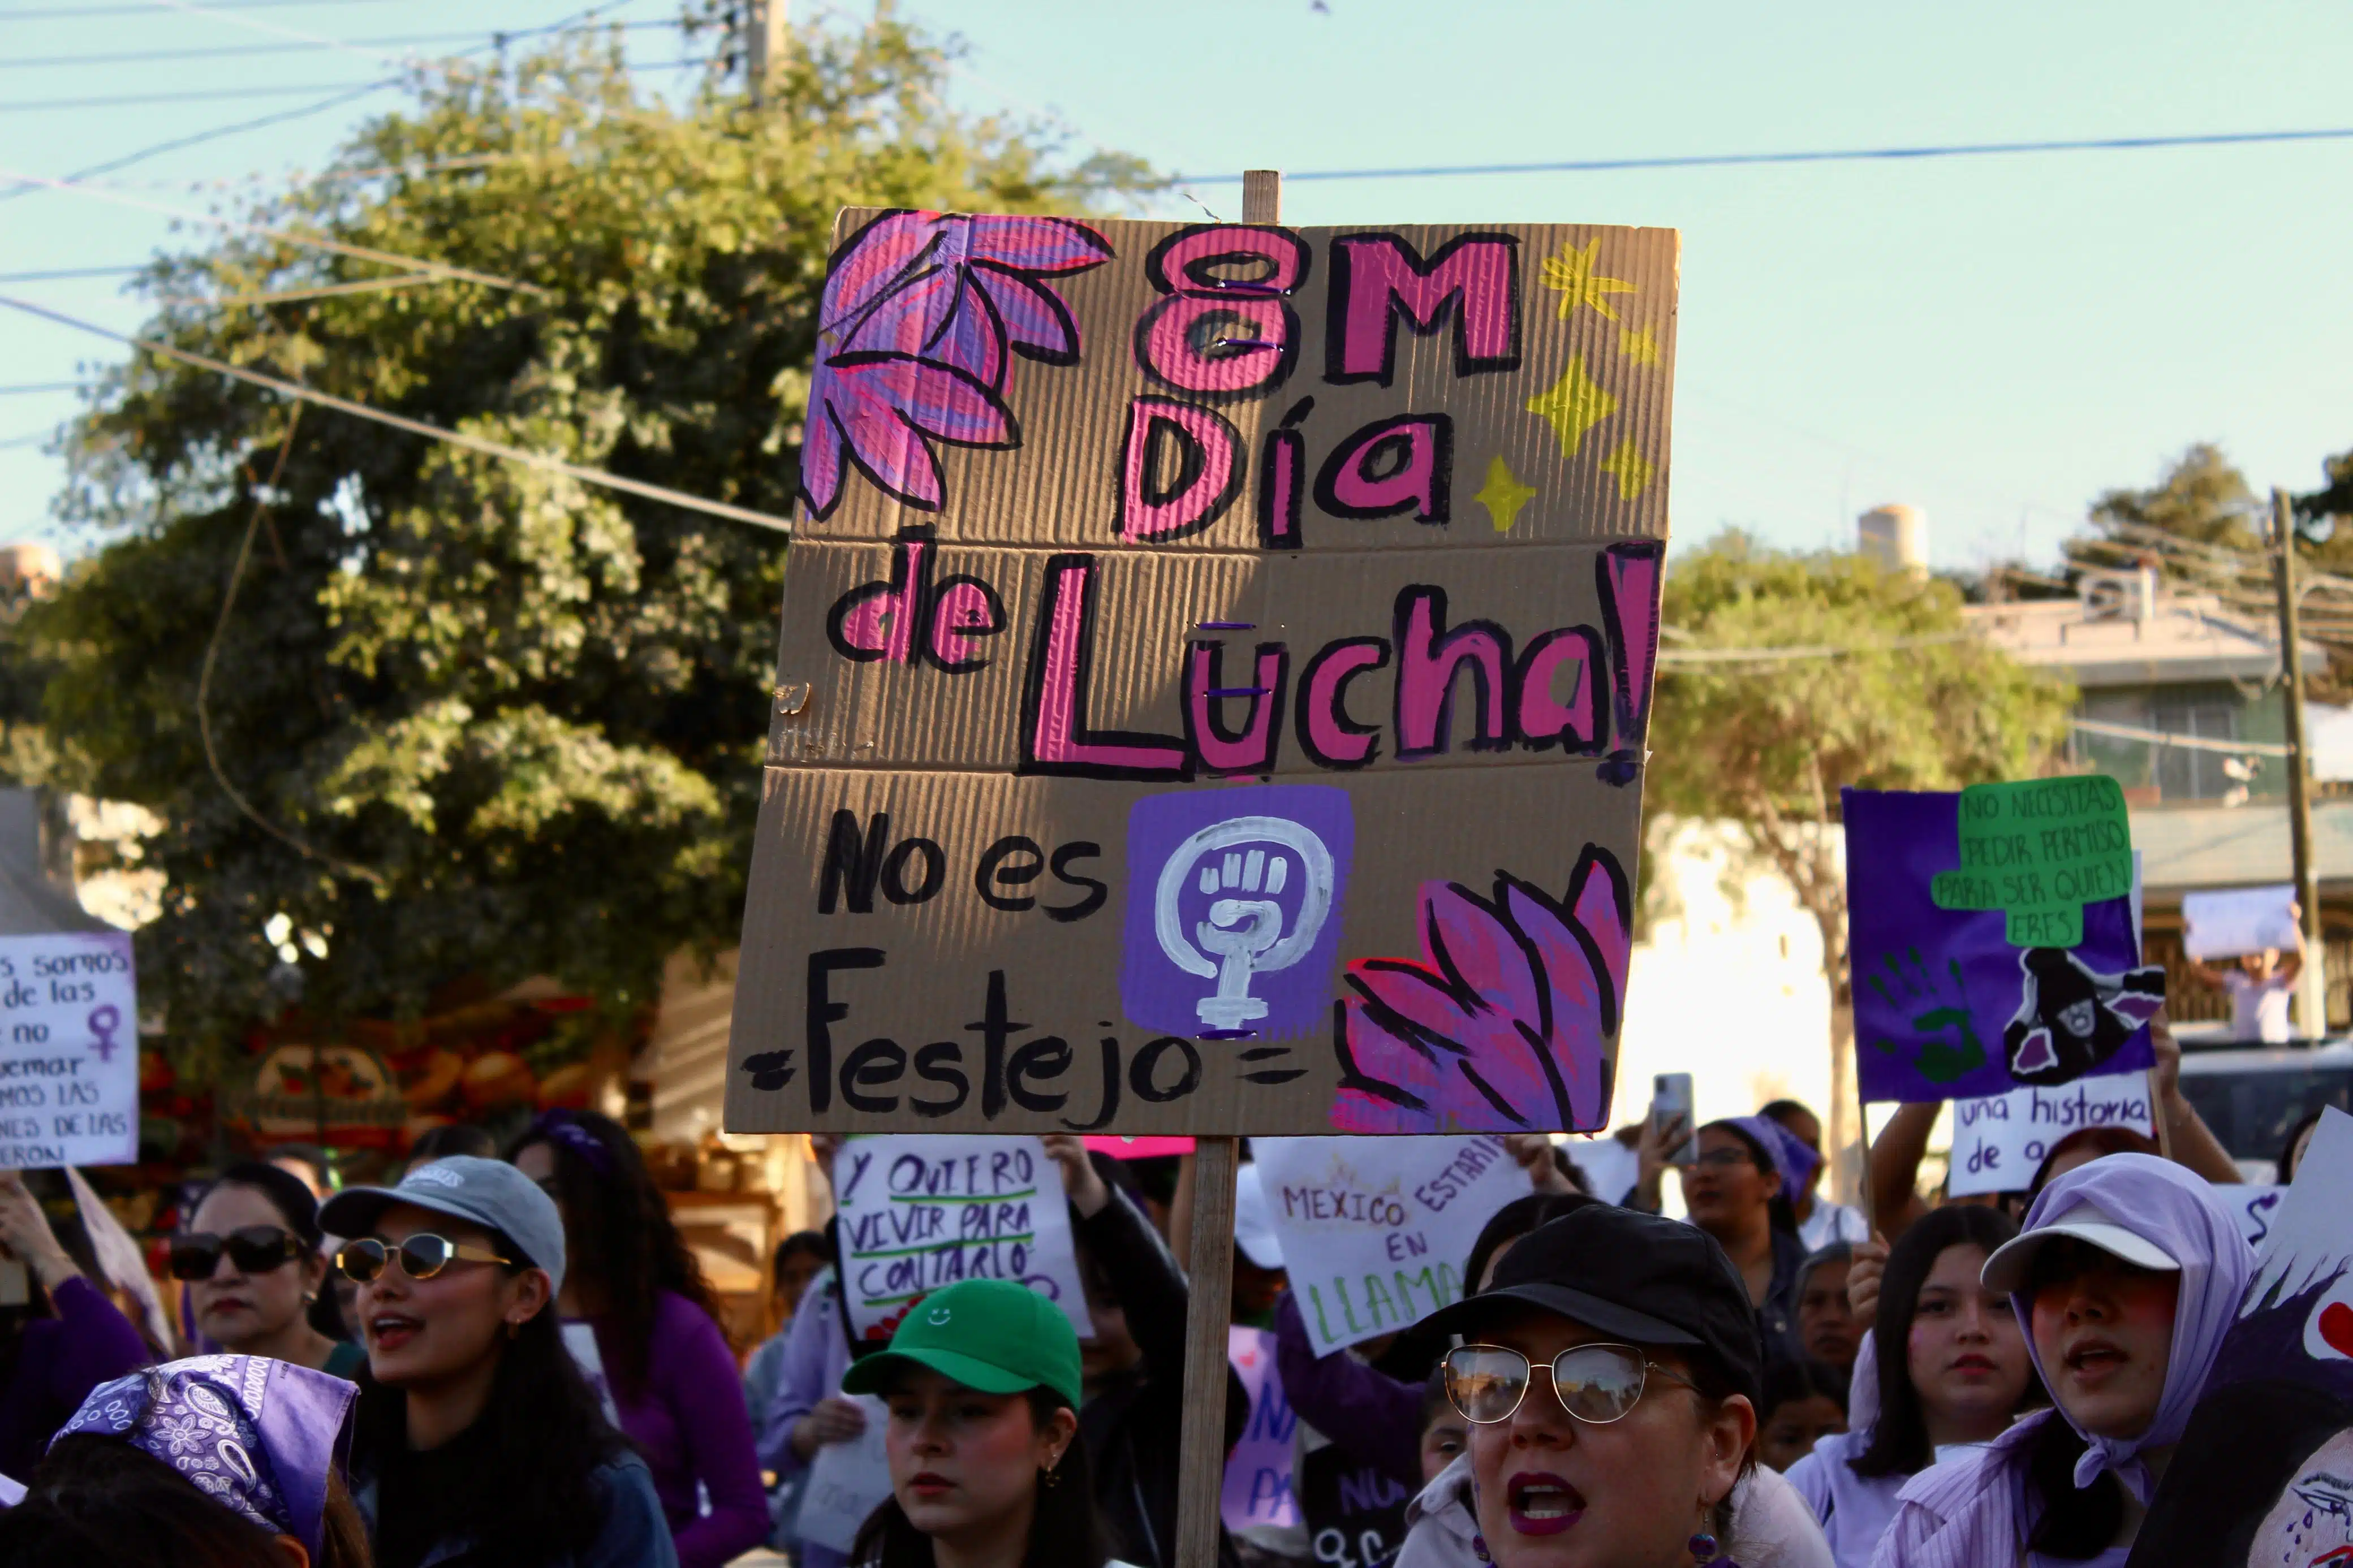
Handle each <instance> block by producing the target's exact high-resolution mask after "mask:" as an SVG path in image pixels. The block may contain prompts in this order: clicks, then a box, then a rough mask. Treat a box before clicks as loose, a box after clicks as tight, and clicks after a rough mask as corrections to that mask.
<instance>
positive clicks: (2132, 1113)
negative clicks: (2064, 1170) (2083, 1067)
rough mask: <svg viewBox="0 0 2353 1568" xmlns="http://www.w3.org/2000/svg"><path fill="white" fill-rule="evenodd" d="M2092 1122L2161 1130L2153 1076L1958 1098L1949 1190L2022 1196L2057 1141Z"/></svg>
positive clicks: (2105, 1077)
mask: <svg viewBox="0 0 2353 1568" xmlns="http://www.w3.org/2000/svg"><path fill="white" fill-rule="evenodd" d="M2086 1127H2124V1128H2129V1129H2130V1130H2131V1131H2135V1132H2140V1133H2146V1134H2147V1135H2148V1136H2150V1137H2155V1136H2156V1135H2157V1121H2156V1119H2155V1117H2154V1116H2153V1115H2152V1114H2151V1113H2150V1108H2149V1095H2148V1074H2147V1073H2146V1072H2122V1073H2103V1074H2101V1075H2099V1076H2098V1077H2095V1078H2079V1079H2075V1081H2074V1082H2073V1083H2067V1084H2061V1085H2059V1086H2057V1087H2056V1088H2052V1089H2045V1088H2043V1087H2042V1085H2040V1084H2028V1085H2026V1086H2024V1087H2023V1088H2020V1089H2011V1090H2010V1092H2009V1093H2008V1094H1998V1095H1994V1096H1992V1097H1990V1098H1989V1099H1985V1100H1955V1101H1953V1157H1952V1162H1951V1163H1950V1164H1949V1165H1948V1166H1947V1175H1946V1178H1945V1191H1946V1192H1947V1194H1950V1195H1951V1196H1953V1197H1967V1196H1968V1195H1969V1194H1973V1193H2021V1192H2024V1191H2025V1190H2026V1189H2027V1187H2028V1185H2029V1184H2031V1183H2032V1181H2033V1180H2034V1173H2035V1172H2036V1171H2037V1170H2038V1169H2039V1168H2041V1166H2042V1161H2043V1157H2044V1156H2045V1155H2047V1154H2049V1153H2050V1152H2051V1149H2052V1145H2053V1144H2055V1143H2057V1142H2059V1141H2060V1140H2061V1139H2062V1138H2064V1137H2066V1136H2067V1135H2068V1134H2069V1133H2071V1132H2080V1131H2083V1130H2084V1128H2086Z"/></svg>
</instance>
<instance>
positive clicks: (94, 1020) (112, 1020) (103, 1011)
mask: <svg viewBox="0 0 2353 1568" xmlns="http://www.w3.org/2000/svg"><path fill="white" fill-rule="evenodd" d="M121 1027H122V1012H121V1009H120V1008H118V1007H116V1006H115V1005H114V1004H112V1003H111V1002H110V1003H108V1004H107V1005H104V1006H102V1007H98V1008H94V1009H92V1010H91V1012H90V1033H91V1034H93V1035H96V1036H97V1037H98V1038H97V1039H96V1040H94V1041H92V1042H91V1043H90V1049H91V1050H93V1051H96V1052H97V1053H98V1059H99V1060H100V1061H102V1062H111V1061H112V1060H113V1059H114V1051H115V1039H114V1031H115V1030H117V1029H119V1028H121Z"/></svg>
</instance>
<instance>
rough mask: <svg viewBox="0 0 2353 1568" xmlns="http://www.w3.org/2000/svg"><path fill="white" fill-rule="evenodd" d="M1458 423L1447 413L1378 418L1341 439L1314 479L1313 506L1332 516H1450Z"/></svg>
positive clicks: (1441, 518) (1425, 518) (1421, 518)
mask: <svg viewBox="0 0 2353 1568" xmlns="http://www.w3.org/2000/svg"><path fill="white" fill-rule="evenodd" d="M1453 478H1454V421H1453V420H1452V419H1451V418H1450V417H1449V416H1446V415H1443V414H1403V415H1399V416H1397V417H1395V418H1391V419H1377V420H1375V421H1374V422H1373V423H1371V424H1370V425H1367V426H1365V427H1364V428H1363V429H1361V430H1358V431H1357V432H1356V434H1354V435H1352V436H1350V437H1347V439H1345V440H1344V441H1342V442H1341V443H1340V444H1339V445H1338V446H1337V447H1334V448H1333V449H1332V455H1331V456H1330V457H1328V458H1324V467H1323V468H1322V469H1321V470H1319V471H1318V472H1317V474H1316V476H1315V504H1316V505H1317V506H1318V507H1320V508H1322V509H1323V510H1324V511H1326V512H1328V513H1330V514H1331V515H1332V516H1334V517H1356V518H1376V517H1398V516H1400V515H1402V514H1404V513H1407V512H1411V513H1412V514H1413V518H1414V521H1417V522H1446V521H1450V520H1451V517H1452V511H1451V494H1452V489H1453Z"/></svg>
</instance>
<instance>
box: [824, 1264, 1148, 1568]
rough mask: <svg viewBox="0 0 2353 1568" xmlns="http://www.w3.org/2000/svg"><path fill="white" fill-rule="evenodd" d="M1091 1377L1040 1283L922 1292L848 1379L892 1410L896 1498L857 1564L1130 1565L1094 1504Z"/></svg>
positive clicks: (872, 1523)
mask: <svg viewBox="0 0 2353 1568" xmlns="http://www.w3.org/2000/svg"><path fill="white" fill-rule="evenodd" d="M1081 1377H1082V1373H1081V1371H1080V1366H1079V1339H1078V1335H1077V1334H1076V1333H1075V1332H1073V1331H1071V1321H1070V1320H1069V1319H1068V1318H1066V1317H1064V1316H1063V1315H1062V1310H1061V1309H1060V1308H1059V1307H1057V1306H1055V1305H1054V1304H1053V1303H1052V1302H1051V1301H1049V1300H1046V1299H1045V1298H1044V1297H1043V1296H1040V1295H1039V1294H1038V1293H1037V1292H1036V1291H1034V1290H1030V1289H1025V1288H1024V1287H1022V1286H1019V1285H1016V1284H1014V1283H1012V1282H1011V1281H1009V1280H1005V1279H967V1280H965V1281H963V1282H962V1283H960V1284H955V1285H951V1286H949V1287H948V1288H947V1289H944V1290H937V1291H934V1292H933V1293H932V1294H931V1295H929V1296H926V1297H924V1298H923V1299H922V1300H919V1301H917V1302H916V1303H915V1306H914V1308H913V1310H911V1311H909V1312H908V1314H907V1316H906V1318H905V1319H904V1320H903V1321H902V1322H901V1323H900V1324H899V1328H898V1331H896V1332H895V1333H893V1334H892V1336H891V1348H890V1349H889V1350H887V1351H884V1352H881V1353H880V1354H878V1355H871V1356H868V1357H867V1358H866V1359H865V1360H863V1361H860V1362H859V1363H856V1364H855V1365H853V1366H852V1367H851V1368H850V1369H849V1373H847V1374H845V1375H844V1377H843V1378H842V1383H841V1385H842V1387H843V1388H844V1389H846V1390H848V1391H849V1393H851V1394H881V1396H882V1400H883V1403H884V1404H885V1405H888V1406H889V1408H890V1412H891V1416H890V1426H889V1427H888V1429H887V1430H886V1432H885V1433H884V1436H883V1447H884V1449H885V1451H886V1452H887V1453H888V1454H889V1455H890V1461H891V1496H890V1498H889V1500H886V1501H885V1502H884V1503H883V1504H882V1505H881V1507H880V1508H877V1509H876V1510H874V1512H873V1515H872V1516H871V1518H869V1519H868V1520H867V1521H866V1525H865V1527H864V1528H863V1529H862V1530H860V1531H859V1534H858V1540H857V1542H855V1543H854V1544H853V1545H852V1546H851V1548H850V1553H849V1560H850V1562H851V1563H855V1564H857V1565H858V1568H951V1565H954V1568H981V1565H984V1564H985V1565H987V1568H1015V1565H1016V1564H1018V1565H1019V1568H1124V1565H1122V1564H1116V1563H1112V1561H1111V1557H1110V1553H1109V1552H1108V1551H1107V1550H1106V1549H1105V1547H1104V1544H1103V1526H1102V1522H1101V1521H1100V1520H1099V1519H1098V1518H1097V1517H1096V1513H1095V1504H1094V1487H1093V1484H1092V1481H1091V1480H1090V1479H1089V1478H1088V1474H1087V1446H1086V1444H1085V1443H1084V1442H1082V1441H1081V1440H1080V1437H1079V1417H1078V1405H1079V1399H1080V1384H1081ZM1168 1441H1169V1442H1170V1443H1172V1444H1173V1443H1175V1442H1176V1434H1175V1433H1174V1432H1171V1433H1169V1434H1168Z"/></svg>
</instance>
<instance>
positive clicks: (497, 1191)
mask: <svg viewBox="0 0 2353 1568" xmlns="http://www.w3.org/2000/svg"><path fill="white" fill-rule="evenodd" d="M394 1204H409V1205H414V1206H416V1207H417V1208H421V1209H430V1210H432V1211H433V1212H434V1213H435V1214H446V1215H454V1216H455V1217H457V1218H459V1219H462V1220H470V1221H471V1222H472V1223H474V1224H476V1225H479V1226H483V1227H485V1228H486V1229H490V1230H495V1231H498V1232H500V1233H501V1235H503V1236H505V1237H506V1238H507V1239H508V1240H510V1241H512V1242H513V1243H514V1244H515V1246H516V1247H519V1248H521V1249H522V1259H520V1261H523V1262H528V1263H532V1264H534V1265H536V1266H537V1267H539V1268H544V1269H546V1270H547V1278H548V1279H549V1280H550V1281H551V1284H550V1287H549V1288H550V1289H554V1290H561V1289H564V1215H562V1214H561V1213H559V1212H558V1211H557V1209H556V1206H555V1200H554V1198H551V1197H549V1196H548V1195H547V1194H545V1193H543V1192H541V1191H540V1190H539V1184H538V1183H536V1182H534V1181H533V1180H532V1179H531V1178H530V1177H529V1176H526V1175H524V1174H523V1173H522V1172H521V1171H518V1170H516V1169H515V1168H514V1167H513V1166H512V1165H510V1164H508V1163H506V1162H505V1161H503V1160H479V1159H476V1158H475V1157H474V1156H472V1155H470V1154H452V1155H450V1156H449V1157H448V1159H446V1160H436V1161H434V1162H433V1163H431V1164H429V1165H419V1166H417V1169H415V1170H413V1171H411V1172H409V1173H408V1174H406V1175H405V1176H403V1177H401V1178H400V1185H398V1186H396V1187H350V1188H346V1189H345V1190H344V1191H343V1192H340V1193H337V1194H335V1195H334V1196H333V1197H332V1198H329V1199H328V1200H327V1201H326V1204H325V1205H323V1206H322V1207H321V1209H320V1210H319V1228H320V1229H322V1230H323V1231H325V1232H326V1233H327V1234H328V1235H330V1236H340V1237H354V1236H365V1235H367V1234H368V1233H369V1232H370V1231H373V1230H374V1229H375V1222H376V1220H377V1218H378V1217H379V1216H381V1215H383V1213H384V1211H385V1209H387V1208H389V1207H391V1206H392V1205H394Z"/></svg>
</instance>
